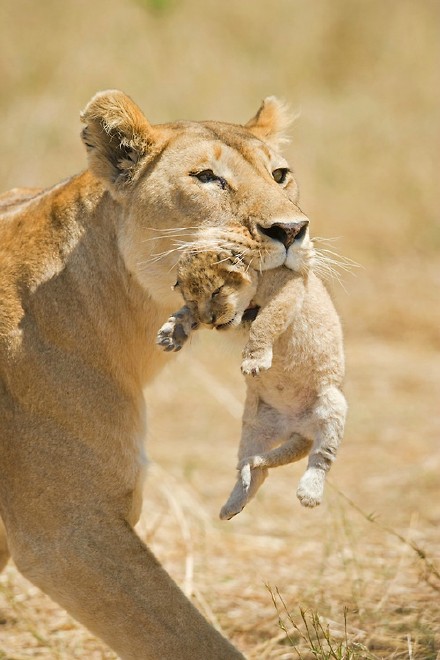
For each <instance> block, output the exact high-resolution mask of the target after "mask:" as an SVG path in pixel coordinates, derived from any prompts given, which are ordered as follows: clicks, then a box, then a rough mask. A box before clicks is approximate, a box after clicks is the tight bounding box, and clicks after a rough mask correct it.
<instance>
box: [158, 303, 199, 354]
mask: <svg viewBox="0 0 440 660" xmlns="http://www.w3.org/2000/svg"><path fill="white" fill-rule="evenodd" d="M197 326H198V323H197V320H196V318H195V316H194V314H193V312H192V310H191V309H190V308H189V307H188V306H187V305H184V306H183V307H181V308H180V309H179V311H177V312H175V313H174V314H172V315H171V316H170V318H169V319H168V321H167V322H166V323H164V324H163V326H162V327H161V328H160V330H159V332H158V333H157V337H156V344H159V346H162V348H163V349H164V351H180V349H181V348H182V346H183V345H184V343H185V342H186V340H187V339H188V337H189V336H190V334H191V332H192V331H193V330H195V329H196V328H197Z"/></svg>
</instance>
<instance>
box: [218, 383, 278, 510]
mask: <svg viewBox="0 0 440 660" xmlns="http://www.w3.org/2000/svg"><path fill="white" fill-rule="evenodd" d="M286 435H287V429H286V427H285V422H284V418H283V416H282V415H280V414H279V413H278V411H276V410H275V409H274V408H272V407H271V406H269V405H267V404H266V403H264V402H263V401H261V400H260V399H259V398H258V395H257V394H255V393H254V392H249V391H248V394H247V397H246V403H245V408H244V413H243V423H242V432H241V439H240V446H239V450H238V459H239V465H241V464H243V463H245V462H246V460H245V459H247V458H249V457H252V456H255V454H261V453H265V452H267V451H268V450H269V449H271V448H272V447H274V446H275V445H277V444H279V443H280V442H282V441H283V440H285V439H286ZM267 473H268V469H267V467H255V469H252V470H251V469H248V470H247V471H246V470H245V474H244V478H243V475H242V472H239V474H238V478H237V481H236V483H235V486H234V488H233V489H232V492H231V494H230V495H229V498H228V500H227V502H226V504H224V505H223V507H222V509H221V511H220V518H221V519H222V520H229V519H230V518H232V517H233V516H235V515H237V513H240V511H241V510H242V509H243V508H244V506H245V505H246V504H247V503H248V502H249V500H250V499H252V498H253V497H254V495H255V493H256V492H257V490H258V489H259V488H260V486H261V485H262V483H263V481H264V480H265V479H266V477H267Z"/></svg>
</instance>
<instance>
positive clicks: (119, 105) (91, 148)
mask: <svg viewBox="0 0 440 660" xmlns="http://www.w3.org/2000/svg"><path fill="white" fill-rule="evenodd" d="M81 121H82V122H83V123H84V124H85V125H86V126H85V128H84V129H83V131H82V133H81V137H82V140H83V142H84V144H85V146H86V149H87V156H88V161H89V167H90V169H91V171H92V172H93V174H95V176H97V177H98V178H100V179H102V180H103V181H104V182H105V183H106V184H107V185H108V186H109V187H110V188H112V189H113V190H114V191H117V190H118V189H119V190H120V189H121V188H122V187H124V186H126V185H127V184H130V183H131V182H132V181H133V180H134V179H135V178H136V173H137V171H138V169H139V168H138V163H139V161H140V160H141V159H142V158H143V157H144V156H145V155H146V154H147V152H148V150H149V148H150V147H151V145H152V142H153V129H152V127H151V126H150V124H149V123H148V121H147V120H146V118H145V117H144V115H143V114H142V112H141V110H140V109H139V108H138V107H137V105H136V104H135V103H134V102H133V101H132V100H131V98H130V97H129V96H127V95H126V94H124V93H123V92H120V91H119V90H108V91H106V92H98V94H96V95H95V96H94V97H93V98H92V100H91V101H90V102H89V103H88V104H87V106H86V107H85V108H84V110H83V112H82V113H81Z"/></svg>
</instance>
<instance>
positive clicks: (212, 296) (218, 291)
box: [211, 286, 222, 298]
mask: <svg viewBox="0 0 440 660" xmlns="http://www.w3.org/2000/svg"><path fill="white" fill-rule="evenodd" d="M221 290H222V288H221V286H220V287H219V288H218V289H216V290H215V291H213V292H212V295H211V298H217V296H219V295H220V293H221Z"/></svg>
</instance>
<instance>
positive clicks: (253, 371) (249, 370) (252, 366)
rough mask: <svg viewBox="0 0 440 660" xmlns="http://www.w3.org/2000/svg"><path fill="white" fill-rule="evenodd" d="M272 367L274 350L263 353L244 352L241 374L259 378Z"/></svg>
mask: <svg viewBox="0 0 440 660" xmlns="http://www.w3.org/2000/svg"><path fill="white" fill-rule="evenodd" d="M271 366H272V349H271V348H266V349H265V350H261V351H247V350H246V349H245V350H244V351H243V362H242V363H241V373H242V374H244V375H245V376H251V375H252V376H258V374H259V373H260V371H267V370H268V369H270V368H271Z"/></svg>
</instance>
